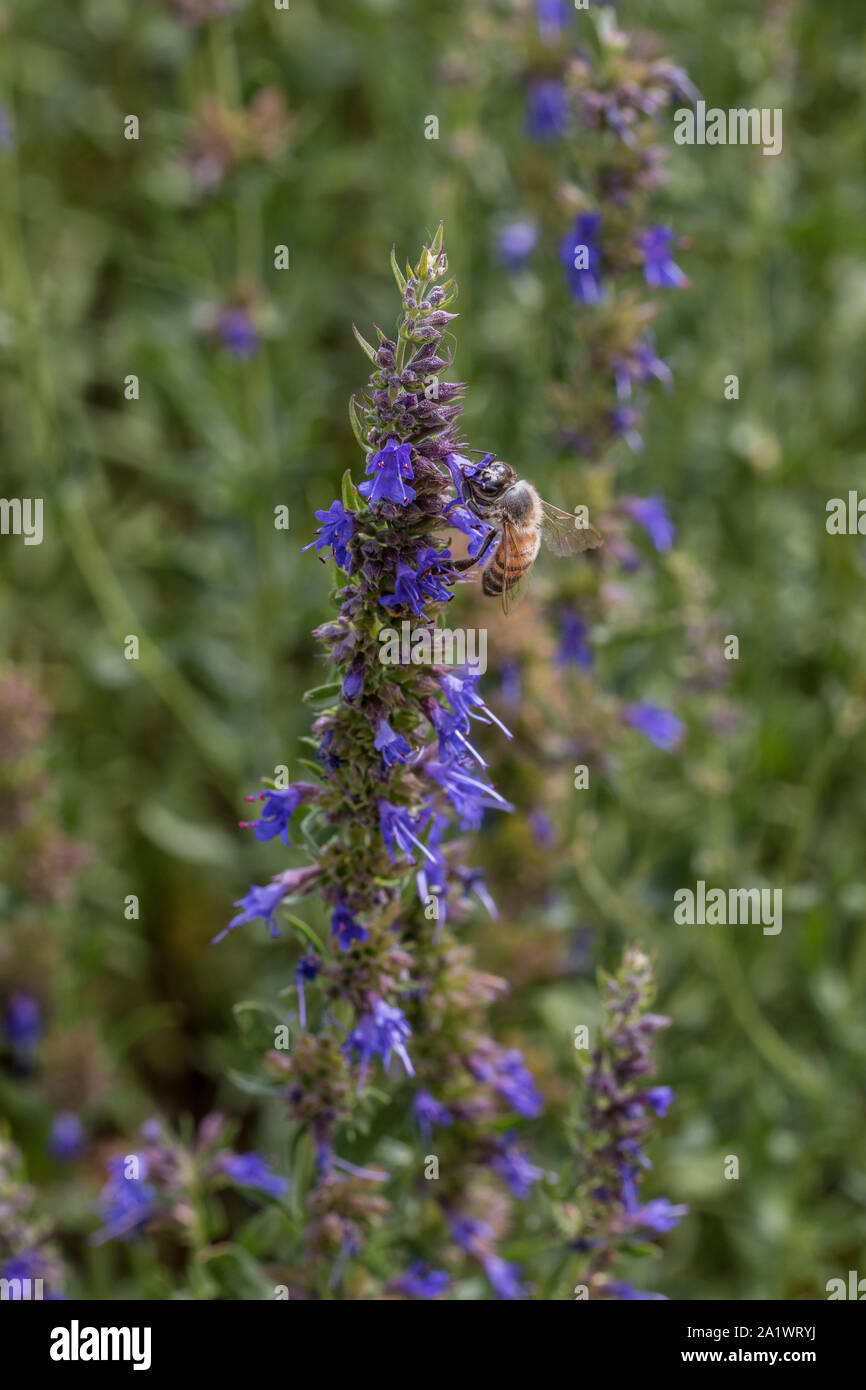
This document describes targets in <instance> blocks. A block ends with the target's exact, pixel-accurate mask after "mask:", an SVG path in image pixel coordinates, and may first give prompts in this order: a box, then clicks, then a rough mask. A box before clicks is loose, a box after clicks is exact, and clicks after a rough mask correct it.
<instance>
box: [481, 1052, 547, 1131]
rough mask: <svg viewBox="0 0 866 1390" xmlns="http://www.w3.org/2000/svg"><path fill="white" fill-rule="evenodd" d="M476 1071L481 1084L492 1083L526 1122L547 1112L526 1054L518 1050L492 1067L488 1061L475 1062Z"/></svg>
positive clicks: (506, 1054)
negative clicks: (525, 1059) (524, 1056)
mask: <svg viewBox="0 0 866 1390" xmlns="http://www.w3.org/2000/svg"><path fill="white" fill-rule="evenodd" d="M473 1071H474V1072H475V1074H476V1076H478V1078H479V1080H481V1081H490V1082H491V1084H492V1085H493V1088H494V1090H496V1091H498V1092H499V1094H500V1095H501V1096H502V1098H503V1100H506V1101H507V1102H508V1104H509V1105H510V1106H511V1108H512V1110H516V1111H517V1114H518V1115H523V1116H524V1118H525V1119H527V1120H534V1119H535V1117H536V1116H537V1115H540V1114H541V1111H542V1110H543V1108H544V1098H543V1096H542V1094H541V1092H540V1091H539V1090H538V1088H537V1086H536V1084H535V1082H534V1080H533V1079H532V1076H531V1074H530V1072H529V1070H528V1068H527V1066H526V1062H525V1061H524V1060H523V1054H522V1053H521V1052H519V1051H518V1050H517V1048H516V1047H512V1048H509V1049H508V1051H506V1052H504V1053H502V1055H501V1056H500V1057H499V1058H497V1059H496V1061H495V1062H494V1063H493V1065H491V1064H490V1063H489V1062H487V1061H486V1060H481V1061H480V1062H479V1061H478V1060H477V1059H476V1060H475V1062H474V1064H473Z"/></svg>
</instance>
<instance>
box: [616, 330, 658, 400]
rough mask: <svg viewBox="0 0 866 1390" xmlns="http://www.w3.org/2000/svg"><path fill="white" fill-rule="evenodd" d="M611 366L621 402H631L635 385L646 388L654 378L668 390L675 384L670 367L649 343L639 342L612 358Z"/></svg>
mask: <svg viewBox="0 0 866 1390" xmlns="http://www.w3.org/2000/svg"><path fill="white" fill-rule="evenodd" d="M611 366H612V367H613V374H614V378H615V380H616V394H617V397H618V399H619V400H621V401H628V400H631V388H632V386H633V385H638V386H646V384H647V382H649V381H652V380H653V378H655V380H656V381H660V382H661V384H662V386H663V387H664V388H665V389H666V390H669V389H670V387H671V385H672V384H673V373H672V371H671V369H670V367H669V366H668V364H667V362H663V361H662V359H661V358H660V357H659V356H658V355H657V354H656V352H655V349H654V348H653V347H652V345H651V343H650V342H648V341H641V342H637V343H635V344H634V345H633V346H632V347H631V348H630V349H629V350H628V351H626V352H623V353H621V354H620V355H619V356H617V357H612V358H611Z"/></svg>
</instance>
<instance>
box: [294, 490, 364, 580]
mask: <svg viewBox="0 0 866 1390" xmlns="http://www.w3.org/2000/svg"><path fill="white" fill-rule="evenodd" d="M316 520H317V521H320V522H321V523H322V524H321V526H320V527H319V532H318V535H317V536H316V539H315V540H314V541H310V544H309V545H305V546H303V548H302V549H303V550H309V549H310V548H311V546H315V547H316V549H317V550H327V548H328V547H329V546H330V548H331V553H332V555H333V557H334V559H335V560H336V562H337V564H338V565H339V566H340V569H341V570H344V569H346V567H347V564H348V560H349V541H350V540H351V539H352V536H353V534H354V531H355V513H354V512H347V511H346V510H345V508H344V506H343V504H342V502H338V501H335V502H332V503H331V505H330V507H329V508H328V510H327V511H326V512H316Z"/></svg>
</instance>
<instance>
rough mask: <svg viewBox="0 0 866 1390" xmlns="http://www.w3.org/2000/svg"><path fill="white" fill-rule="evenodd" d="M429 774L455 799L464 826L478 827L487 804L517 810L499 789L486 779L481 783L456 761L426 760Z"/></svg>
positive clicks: (502, 809) (452, 799)
mask: <svg viewBox="0 0 866 1390" xmlns="http://www.w3.org/2000/svg"><path fill="white" fill-rule="evenodd" d="M424 770H425V772H426V773H427V776H428V777H432V778H433V780H434V782H438V783H439V786H440V787H441V788H442V790H443V791H444V793H445V795H446V796H447V797H448V800H449V801H450V802H451V804H452V806H453V807H454V809H455V811H456V812H457V814H458V816H460V818H461V823H462V825H463V826H464V828H467V829H468V828H472V829H476V828H477V827H478V825H480V823H481V813H482V811H483V809H484V807H485V806H490V807H493V808H494V809H496V810H500V811H513V810H514V807H513V806H512V805H511V804H510V802H508V801H506V800H505V798H504V797H503V796H500V795H499V792H497V791H494V789H493V787H490V786H488V784H487V783H486V782H480V781H479V780H478V778H477V777H472V776H470V774H469V773H468V772H466V771H464V769H463V768H461V767H459V766H457V765H455V764H454V763H426V764H425V767H424Z"/></svg>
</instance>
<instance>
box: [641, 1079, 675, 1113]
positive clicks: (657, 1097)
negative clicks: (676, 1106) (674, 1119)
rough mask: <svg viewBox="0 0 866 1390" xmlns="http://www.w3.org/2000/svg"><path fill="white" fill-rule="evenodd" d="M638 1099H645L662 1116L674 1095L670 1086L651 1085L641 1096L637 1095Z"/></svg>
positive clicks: (671, 1103) (666, 1111)
mask: <svg viewBox="0 0 866 1390" xmlns="http://www.w3.org/2000/svg"><path fill="white" fill-rule="evenodd" d="M638 1100H644V1101H646V1103H647V1105H649V1106H651V1107H652V1109H653V1110H654V1111H655V1112H656V1114H657V1115H660V1116H661V1117H662V1118H663V1117H664V1116H665V1115H666V1114H667V1113H668V1110H669V1109H670V1108H671V1106H672V1105H673V1103H674V1100H675V1096H674V1092H673V1090H672V1088H671V1087H670V1086H651V1087H650V1088H649V1090H648V1091H644V1093H643V1095H642V1096H638Z"/></svg>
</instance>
